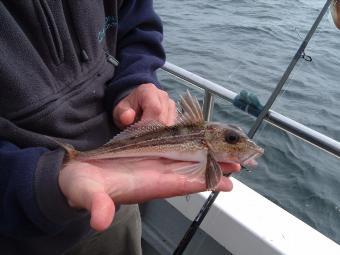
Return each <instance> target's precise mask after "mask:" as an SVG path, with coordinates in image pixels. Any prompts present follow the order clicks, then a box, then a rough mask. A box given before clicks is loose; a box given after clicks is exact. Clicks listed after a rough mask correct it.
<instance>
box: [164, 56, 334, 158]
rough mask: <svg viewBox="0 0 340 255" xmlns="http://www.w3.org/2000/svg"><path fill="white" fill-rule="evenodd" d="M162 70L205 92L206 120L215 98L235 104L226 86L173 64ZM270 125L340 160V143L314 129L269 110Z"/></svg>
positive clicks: (166, 65)
mask: <svg viewBox="0 0 340 255" xmlns="http://www.w3.org/2000/svg"><path fill="white" fill-rule="evenodd" d="M162 69H163V70H164V71H165V72H167V73H168V74H171V75H173V76H174V77H175V78H177V79H180V80H183V81H185V82H186V83H183V85H187V84H190V85H192V86H195V87H199V88H201V89H203V90H204V93H205V95H204V100H203V112H204V116H205V119H206V120H210V118H211V114H212V111H213V108H214V97H215V96H218V97H220V98H221V99H224V100H227V101H229V102H231V103H233V102H234V100H235V98H236V96H237V93H235V92H233V91H231V90H229V89H227V88H225V87H224V86H222V85H220V84H217V83H214V82H212V81H209V80H207V79H205V78H203V77H201V76H199V75H197V74H194V73H192V72H190V71H187V70H185V69H183V68H181V67H179V66H176V65H174V64H172V63H169V62H166V63H165V65H164V66H163V67H162ZM264 120H265V121H266V122H268V123H269V124H271V125H273V126H275V127H277V128H280V129H282V130H284V131H286V132H289V133H290V134H292V135H294V136H296V137H298V138H300V139H302V140H304V141H306V142H308V143H310V144H312V145H314V146H316V147H318V148H320V149H323V150H324V151H326V152H328V153H330V154H333V155H335V156H336V157H338V158H340V142H339V141H336V140H335V139H333V138H331V137H328V136H326V135H324V134H322V133H320V132H318V131H316V130H314V129H312V128H309V127H307V126H305V125H303V124H301V123H299V122H297V121H295V120H292V119H290V118H288V117H286V116H284V115H282V114H280V113H277V112H275V111H273V110H269V112H268V113H267V115H266V116H265V119H264Z"/></svg>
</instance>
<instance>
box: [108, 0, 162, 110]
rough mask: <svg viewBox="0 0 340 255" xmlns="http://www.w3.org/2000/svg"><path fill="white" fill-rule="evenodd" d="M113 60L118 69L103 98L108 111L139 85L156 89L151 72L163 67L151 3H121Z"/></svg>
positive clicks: (159, 28) (158, 25)
mask: <svg viewBox="0 0 340 255" xmlns="http://www.w3.org/2000/svg"><path fill="white" fill-rule="evenodd" d="M119 13H120V14H119V26H118V44H117V59H118V60H119V65H118V67H117V68H116V71H115V77H114V79H113V81H112V83H111V85H110V86H109V87H108V89H107V91H106V96H105V98H106V99H105V102H106V107H107V108H108V110H109V111H111V110H112V108H113V106H114V105H115V104H116V103H117V102H118V101H119V100H120V99H121V98H122V96H121V95H122V94H123V95H124V96H125V95H126V92H127V91H131V90H132V89H133V88H135V87H136V86H138V85H141V84H143V83H153V84H155V85H156V86H158V87H160V85H159V82H158V80H157V77H156V73H155V71H156V70H157V69H158V68H159V67H161V66H162V65H163V64H164V61H165V53H164V49H163V47H162V44H161V42H162V39H163V28H162V23H161V20H160V19H159V17H158V16H157V14H156V13H155V12H154V10H153V6H152V1H151V0H144V1H137V0H134V1H125V3H124V4H123V6H122V7H121V10H120V12H119Z"/></svg>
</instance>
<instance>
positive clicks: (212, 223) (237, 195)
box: [167, 178, 340, 255]
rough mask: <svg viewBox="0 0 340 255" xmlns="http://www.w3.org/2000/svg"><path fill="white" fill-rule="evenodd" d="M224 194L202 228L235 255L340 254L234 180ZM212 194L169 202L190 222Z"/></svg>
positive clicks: (333, 245)
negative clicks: (232, 186)
mask: <svg viewBox="0 0 340 255" xmlns="http://www.w3.org/2000/svg"><path fill="white" fill-rule="evenodd" d="M233 183H234V189H233V191H232V192H228V193H220V195H219V196H218V198H217V199H216V201H215V203H214V204H213V206H212V208H211V210H210V211H209V213H208V214H207V216H206V218H205V220H204V221H203V223H202V225H201V228H202V229H203V230H204V231H205V232H206V233H208V234H209V235H210V236H211V237H213V238H214V239H215V240H216V241H217V242H218V243H220V244H221V245H222V246H224V247H225V248H226V249H227V250H228V251H230V252H231V253H232V254H235V255H238V254H240V255H254V254H255V255H275V254H287V255H293V254H294V255H295V254H296V255H303V254H306V255H320V254H325V255H333V254H334V255H339V254H340V246H339V245H338V244H337V243H335V242H334V241H332V240H330V239H329V238H327V237H325V236H324V235H322V234H321V233H320V232H318V231H316V230H314V229H313V228H311V227H310V226H308V225H307V224H306V223H304V222H302V221H301V220H299V219H297V218H296V217H294V216H293V215H291V214H290V213H288V212H287V211H285V210H283V209H282V208H280V207H279V206H277V205H276V204H274V203H272V202H271V201H269V200H268V199H266V198H264V197H263V196H261V195H260V194H258V193H257V192H255V191H254V190H252V189H250V188H249V187H247V186H246V185H244V184H242V183H241V182H239V181H238V180H236V179H235V178H233ZM208 196H209V192H204V193H200V194H195V195H190V199H187V198H186V197H176V198H171V199H167V201H168V202H169V203H170V204H171V205H173V206H174V207H175V208H176V209H178V210H179V211H180V212H182V213H183V214H184V215H185V216H186V217H187V218H189V219H190V220H192V219H194V217H195V216H196V214H197V212H198V211H199V210H200V208H201V206H202V205H203V203H204V201H205V200H206V198H207V197H208Z"/></svg>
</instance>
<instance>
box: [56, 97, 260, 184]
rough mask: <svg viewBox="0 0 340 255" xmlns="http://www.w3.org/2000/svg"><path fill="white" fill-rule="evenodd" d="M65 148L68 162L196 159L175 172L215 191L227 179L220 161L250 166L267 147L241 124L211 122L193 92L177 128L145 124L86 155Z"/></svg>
mask: <svg viewBox="0 0 340 255" xmlns="http://www.w3.org/2000/svg"><path fill="white" fill-rule="evenodd" d="M58 143H59V142H58ZM59 144H60V145H61V146H62V147H63V148H64V149H65V150H66V151H67V152H68V160H78V161H92V160H107V159H110V160H113V159H116V160H123V159H129V158H130V159H134V158H138V159H143V158H167V159H172V160H179V161H190V162H193V164H190V165H189V166H188V167H182V168H180V169H174V171H175V172H177V173H179V174H184V175H186V176H189V177H190V176H192V177H193V178H194V177H196V176H201V177H203V178H202V179H205V184H206V188H207V189H209V190H214V189H215V188H216V186H217V185H218V183H219V182H220V179H221V177H222V170H221V168H220V165H219V164H218V162H222V163H231V162H232V163H239V164H241V165H246V164H247V163H249V162H251V161H253V160H254V159H255V158H257V157H259V156H261V155H262V154H263V149H262V148H260V147H259V146H257V145H256V144H255V143H254V142H253V141H251V140H250V139H249V138H248V137H247V136H246V135H245V133H244V132H243V131H242V130H241V129H240V128H238V127H237V126H234V125H228V124H222V123H216V122H205V121H204V118H203V113H202V109H201V106H200V104H199V103H198V100H197V98H196V97H193V96H191V94H190V93H189V92H188V91H187V93H186V94H184V95H182V96H181V98H180V102H179V107H178V117H177V121H176V123H175V124H174V125H172V126H166V125H164V124H162V123H161V122H159V121H155V120H144V121H139V122H137V123H136V124H134V125H132V126H130V127H128V128H127V129H125V130H124V131H122V132H121V133H119V134H118V135H116V136H115V137H113V139H112V140H110V141H109V142H108V143H106V144H104V145H103V146H101V147H99V148H97V149H94V150H90V151H85V152H81V151H76V150H75V149H74V148H73V147H72V146H70V145H66V144H61V143H59Z"/></svg>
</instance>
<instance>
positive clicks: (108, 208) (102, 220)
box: [90, 192, 115, 231]
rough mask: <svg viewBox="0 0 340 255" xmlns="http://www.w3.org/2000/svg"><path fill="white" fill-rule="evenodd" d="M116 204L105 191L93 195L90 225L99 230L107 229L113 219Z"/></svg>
mask: <svg viewBox="0 0 340 255" xmlns="http://www.w3.org/2000/svg"><path fill="white" fill-rule="evenodd" d="M114 214H115V205H114V203H113V201H112V199H111V198H110V197H109V196H108V195H107V194H106V193H105V192H97V193H94V194H93V195H92V203H91V221H90V225H91V227H92V228H93V229H95V230H97V231H104V230H105V229H107V228H108V227H109V226H110V225H111V223H112V220H113V217H114Z"/></svg>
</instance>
